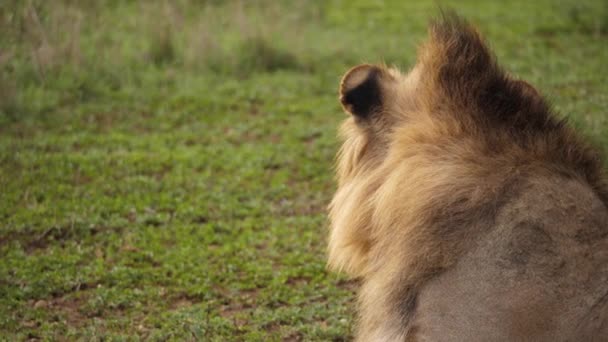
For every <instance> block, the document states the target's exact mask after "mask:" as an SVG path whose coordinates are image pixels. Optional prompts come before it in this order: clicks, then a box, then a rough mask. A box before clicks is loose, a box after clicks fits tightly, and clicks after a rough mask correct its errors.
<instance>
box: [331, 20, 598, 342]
mask: <svg viewBox="0 0 608 342" xmlns="http://www.w3.org/2000/svg"><path fill="white" fill-rule="evenodd" d="M429 36H430V39H429V41H428V42H427V43H425V44H424V45H423V46H422V47H421V48H420V50H419V53H418V63H417V65H416V66H415V67H414V68H413V70H412V71H411V72H410V73H409V74H407V75H403V74H401V73H400V72H399V71H397V70H395V69H389V68H386V67H383V66H370V65H362V66H359V67H356V68H353V69H352V70H351V71H349V72H348V73H347V74H346V76H345V77H344V79H343V81H342V84H341V88H340V96H341V102H342V104H343V106H344V108H345V110H346V111H347V112H349V113H351V114H353V118H351V119H349V120H347V121H346V122H345V124H344V126H343V131H342V132H343V133H342V135H343V137H344V139H345V142H344V145H343V147H342V150H341V152H340V155H339V158H338V182H339V188H338V191H337V193H336V196H335V197H334V200H333V201H332V204H331V206H330V218H331V220H332V231H331V235H330V243H329V264H330V266H331V267H332V268H334V269H338V270H340V269H341V270H345V271H346V272H347V273H349V274H351V275H353V276H357V277H360V278H362V280H363V285H362V288H361V291H360V296H359V303H360V313H361V314H360V317H361V318H360V322H359V328H358V333H357V336H358V340H360V341H375V340H377V341H391V340H404V339H415V338H416V334H417V332H418V331H421V329H420V326H418V325H416V324H412V321H413V320H414V317H415V316H416V315H417V306H418V299H417V296H418V294H419V292H420V290H421V289H423V288H424V286H425V284H427V283H428V282H429V281H431V280H432V279H435V278H437V277H439V276H441V275H442V274H443V273H444V272H446V271H447V270H449V269H452V268H454V267H455V265H456V264H457V263H458V262H459V260H460V259H462V258H463V256H464V255H465V254H467V253H471V251H472V250H474V249H475V246H476V244H478V243H481V242H480V241H482V240H483V239H484V238H485V236H487V235H488V234H490V232H492V231H493V230H495V229H496V227H497V226H502V225H505V222H502V221H497V217H502V216H501V213H502V212H503V211H504V210H506V209H504V208H506V207H509V206H510V205H512V204H513V203H518V201H519V199H520V198H524V197H525V194H526V193H527V191H529V189H530V188H532V187H534V186H536V185H535V184H537V183H539V182H540V183H542V182H543V181H542V180H544V179H551V180H553V181H555V180H556V179H557V181H556V182H562V181H563V182H569V180H574V181H576V182H577V184H580V186H581V187H583V188H588V189H589V191H590V192H591V193H592V194H593V196H596V197H597V198H598V201H599V203H602V204H601V209H600V210H603V211H606V204H607V203H608V188H607V186H606V184H605V181H604V176H603V170H602V162H601V159H600V156H599V154H598V153H597V152H596V151H595V150H593V149H592V148H591V147H590V146H589V145H587V144H586V143H585V142H583V141H582V140H581V139H580V138H579V137H578V136H577V135H576V134H575V132H574V131H573V130H572V128H571V127H570V126H568V125H567V124H566V123H565V122H564V121H563V120H561V119H558V118H556V117H555V115H554V114H553V113H552V111H551V108H550V106H549V105H548V104H547V102H546V101H545V100H544V98H543V97H542V96H541V95H540V94H539V92H538V91H536V90H535V89H534V88H533V87H532V86H531V85H529V84H528V83H526V82H524V81H521V80H517V79H514V78H513V77H512V76H510V75H509V74H507V73H506V72H504V71H503V70H502V69H501V68H500V67H499V66H498V64H497V62H496V59H495V57H494V56H493V55H492V53H491V52H490V51H489V49H488V48H487V46H486V44H485V43H484V41H483V39H482V38H481V36H480V34H479V33H478V32H477V31H476V30H475V29H474V28H473V27H472V26H470V25H469V24H468V23H467V22H465V21H464V20H463V19H461V18H459V17H458V16H456V15H454V14H445V15H444V16H443V17H442V19H441V20H439V21H437V22H435V23H434V24H432V25H431V27H430V31H429ZM555 177H557V178H555ZM539 179H540V180H539ZM555 186H557V187H559V184H555ZM593 217H595V220H596V221H598V222H599V223H598V222H596V224H595V225H591V226H589V227H587V228H586V227H576V228H572V229H577V230H578V233H577V234H579V236H587V235H592V236H594V237H598V238H605V237H606V235H605V234H606V232H607V229H608V227H605V225H606V222H605V221H604V218H605V215H603V214H601V215H599V216H593ZM513 221H517V220H516V218H513ZM537 224H538V225H541V226H542V225H543V224H544V223H542V222H540V223H537ZM509 227H510V228H504V229H505V231H507V230H508V231H509V233H508V234H507V235H508V238H513V239H517V237H516V235H510V234H511V233H510V232H511V229H513V231H516V229H515V228H513V227H511V226H509ZM526 227H528V228H526V229H528V230H533V227H534V224H532V225H527V226H526ZM528 230H526V232H525V234H528V233H529V231H528ZM541 230H542V229H541ZM594 230H596V231H594ZM532 233H534V232H532ZM532 233H530V234H532ZM513 234H515V233H513ZM525 234H524V235H525ZM602 234H604V235H602ZM532 235H534V236H536V235H535V234H532ZM532 235H530V236H532ZM541 235H542V234H541ZM526 236H527V235H526ZM523 246H524V247H525V248H529V249H531V250H527V251H526V250H524V251H522V253H521V254H520V255H512V256H511V259H512V260H510V261H508V263H509V265H511V266H513V267H517V265H518V263H519V265H520V267H523V266H521V265H522V264H521V263H522V260H524V259H525V258H526V255H528V254H530V253H532V255H533V254H534V253H537V252H538V251H537V250H536V249H537V248H542V244H538V246H536V245H534V246H530V245H526V244H523ZM526 246H528V247H526ZM526 253H528V254H526ZM501 258H502V257H501ZM501 260H502V259H501ZM549 280H550V279H547V281H549ZM607 290H608V288H607ZM520 332H521V331H520Z"/></svg>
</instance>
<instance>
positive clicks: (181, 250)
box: [0, 0, 608, 341]
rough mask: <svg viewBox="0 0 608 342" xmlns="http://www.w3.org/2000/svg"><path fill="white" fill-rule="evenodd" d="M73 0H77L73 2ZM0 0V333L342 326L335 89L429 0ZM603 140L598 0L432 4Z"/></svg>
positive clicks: (384, 57) (276, 330)
mask: <svg viewBox="0 0 608 342" xmlns="http://www.w3.org/2000/svg"><path fill="white" fill-rule="evenodd" d="M81 3H82V4H81ZM253 3H254V2H243V3H239V2H234V3H225V2H222V1H209V2H195V1H187V0H181V1H176V2H160V1H158V2H152V1H150V2H149V1H141V2H135V1H134V2H121V1H110V0H108V1H96V2H75V1H67V0H61V1H59V0H58V1H52V2H51V1H17V0H13V1H4V2H2V4H0V189H1V190H0V191H1V192H0V223H1V226H0V339H2V340H26V339H43V340H56V339H59V340H75V339H79V340H101V339H103V340H108V339H109V340H114V339H117V340H138V339H149V340H183V339H186V340H205V341H233V340H235V341H273V340H286V341H297V340H305V341H309V340H319V341H327V340H336V341H340V340H345V339H348V338H349V336H350V334H351V331H352V325H353V316H354V315H353V314H354V305H353V297H354V296H353V293H354V292H353V291H354V290H355V288H356V285H355V284H354V283H352V282H349V281H347V280H346V279H345V278H344V277H343V276H341V275H336V274H330V273H328V272H326V270H325V236H326V229H327V222H326V214H325V207H326V205H327V203H328V202H329V200H330V198H331V195H332V191H333V189H334V183H333V178H332V177H333V175H332V163H333V156H334V154H335V152H336V150H337V147H338V142H337V140H336V138H335V132H336V127H337V125H338V124H339V122H340V121H341V120H342V119H343V118H344V114H342V113H341V111H340V108H339V105H338V103H337V96H336V90H337V85H338V82H339V79H340V76H341V74H342V73H343V72H344V71H345V70H346V69H347V68H348V67H349V66H352V65H354V64H357V63H360V62H380V61H386V62H387V63H389V64H397V65H400V66H401V67H403V68H404V69H406V68H407V67H408V66H409V65H410V64H411V63H412V62H413V60H414V58H415V47H416V45H417V44H418V43H419V42H420V41H421V40H422V39H423V37H424V35H425V26H426V23H427V21H428V19H429V18H431V17H432V16H433V15H435V14H437V13H438V10H437V5H436V2H434V1H411V2H403V1H338V0H335V1H300V2H297V1H296V2H287V1H285V2H275V1H272V2H271V1H267V2H255V4H256V5H253ZM441 4H442V5H445V6H452V7H455V8H456V9H457V10H458V11H459V12H460V13H462V14H464V15H465V16H467V17H468V18H470V20H471V21H473V22H474V23H475V24H476V25H477V26H479V27H480V29H481V30H482V32H484V33H485V35H486V36H487V37H488V39H489V40H490V41H491V44H492V46H493V47H494V49H495V51H496V54H497V55H498V57H499V59H500V61H501V62H502V63H503V65H504V66H505V67H506V68H507V69H508V70H510V71H512V72H513V73H515V74H517V75H519V76H520V77H522V78H525V79H527V80H529V81H530V82H531V83H532V84H534V85H536V86H537V87H539V88H540V89H541V90H542V92H543V93H544V94H546V95H547V96H548V97H549V99H550V100H551V102H552V103H553V104H554V106H555V108H556V109H557V110H558V111H559V112H560V113H561V115H565V116H567V117H569V118H570V119H571V121H572V122H573V124H575V125H576V126H577V127H578V128H579V129H580V130H581V131H583V132H584V133H585V134H586V135H587V136H589V137H590V138H591V139H592V140H593V141H594V142H595V143H596V144H597V145H598V146H600V147H602V148H604V147H608V115H607V113H606V108H608V95H607V94H608V82H606V75H608V64H607V63H606V61H608V48H607V47H608V8H607V7H606V6H605V5H603V4H602V2H600V1H578V0H577V1H574V0H567V1H561V2H557V1H550V0H543V1H533V2H532V1H523V0H521V1H510V2H482V3H477V1H473V0H468V1H446V2H441Z"/></svg>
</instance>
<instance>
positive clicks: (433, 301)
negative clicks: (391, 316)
mask: <svg viewBox="0 0 608 342" xmlns="http://www.w3.org/2000/svg"><path fill="white" fill-rule="evenodd" d="M412 328H413V329H412V332H414V334H413V335H414V336H415V337H416V338H415V340H420V341H424V340H429V341H581V340H586V341H608V210H607V209H606V206H605V204H604V203H603V201H602V200H601V199H600V198H598V197H597V195H596V194H595V192H594V191H593V190H592V189H591V188H590V187H589V186H588V185H586V184H585V183H584V182H581V181H579V180H577V179H576V178H567V177H564V176H557V175H554V176H547V175H544V176H542V177H536V178H534V179H529V182H528V183H527V184H526V186H525V187H524V190H522V191H520V192H519V193H518V194H517V195H516V196H514V197H513V198H512V199H510V200H509V201H508V202H507V203H505V205H504V207H502V208H501V209H500V210H499V211H498V215H497V216H496V220H495V225H494V226H493V227H490V229H488V232H487V233H486V234H484V235H482V236H480V237H479V238H478V239H477V241H476V242H475V243H474V246H473V248H472V249H470V250H469V251H468V252H467V253H466V254H465V255H464V256H463V257H462V258H461V259H460V260H459V261H458V262H457V264H456V265H455V266H454V267H453V268H451V269H449V270H447V271H446V272H445V273H443V274H442V275H440V276H438V277H436V278H434V279H433V280H431V281H429V283H428V284H427V286H425V287H424V288H423V289H422V290H421V292H420V294H419V296H418V303H417V308H416V313H415V315H414V320H413V322H412ZM414 336H412V337H414Z"/></svg>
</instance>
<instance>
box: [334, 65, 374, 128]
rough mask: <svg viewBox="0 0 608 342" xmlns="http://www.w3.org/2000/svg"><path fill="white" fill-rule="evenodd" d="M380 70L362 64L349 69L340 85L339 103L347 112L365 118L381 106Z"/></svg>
mask: <svg viewBox="0 0 608 342" xmlns="http://www.w3.org/2000/svg"><path fill="white" fill-rule="evenodd" d="M381 77H382V69H380V68H379V67H377V66H373V65H369V64H363V65H358V66H356V67H354V68H352V69H350V70H349V71H348V72H347V73H346V74H345V75H344V77H343V78H342V82H341V83H340V102H341V103H342V107H344V110H346V111H347V112H349V113H351V114H353V115H355V116H356V117H359V118H363V119H365V118H367V117H369V116H370V115H371V114H372V113H373V112H375V111H377V110H378V109H379V108H380V107H381V105H382V88H381V84H380V82H381V80H380V78H381Z"/></svg>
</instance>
